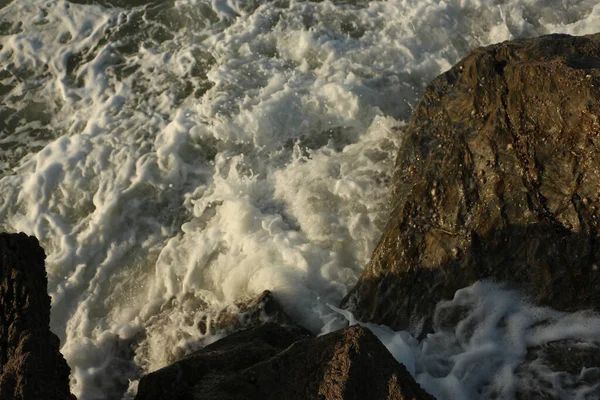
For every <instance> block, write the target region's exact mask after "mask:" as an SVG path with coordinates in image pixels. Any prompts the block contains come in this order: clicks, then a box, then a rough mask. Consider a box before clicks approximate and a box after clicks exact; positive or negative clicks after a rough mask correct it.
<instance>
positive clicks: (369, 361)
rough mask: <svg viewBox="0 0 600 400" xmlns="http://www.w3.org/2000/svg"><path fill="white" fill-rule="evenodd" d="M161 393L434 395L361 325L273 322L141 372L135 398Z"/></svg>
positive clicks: (227, 397) (222, 396)
mask: <svg viewBox="0 0 600 400" xmlns="http://www.w3.org/2000/svg"><path fill="white" fill-rule="evenodd" d="M164 398H169V399H173V400H176V399H181V400H183V399H215V400H216V399H219V400H234V399H235V400H237V399H239V400H242V399H244V400H247V399H257V400H259V399H261V400H263V399H278V400H279V399H288V400H295V399H298V400H310V399H340V400H341V399H366V398H373V399H389V400H392V399H394V400H395V399H398V400H399V399H416V400H418V399H433V397H432V396H430V395H429V394H427V393H426V392H425V391H424V390H423V389H421V387H420V386H419V385H418V384H417V383H416V382H415V381H414V379H413V378H412V377H411V375H410V374H409V373H408V371H407V370H406V368H404V366H402V365H401V364H399V363H398V362H397V361H396V360H395V359H394V358H393V357H392V355H391V354H390V353H389V352H388V350H387V349H386V348H385V347H384V346H383V344H382V343H381V342H380V341H379V339H377V337H375V335H373V333H371V332H370V331H369V330H367V329H365V328H362V327H360V326H353V327H350V328H348V329H346V330H343V331H337V332H333V333H330V334H328V335H325V336H321V337H318V338H311V337H309V336H308V335H301V334H298V333H297V332H292V331H290V330H289V329H287V328H284V327H281V326H279V325H276V324H273V323H268V324H265V325H262V326H259V327H256V328H252V329H249V330H245V331H240V332H237V333H234V334H232V335H230V336H227V337H226V338H224V339H221V340H219V341H217V342H215V343H213V344H211V345H209V346H206V347H205V348H204V349H202V350H199V351H198V352H196V353H193V354H191V355H189V356H188V357H186V358H184V359H182V360H181V361H178V362H177V363H175V364H173V365H170V366H168V367H166V368H163V369H161V370H159V371H156V372H153V373H151V374H149V375H147V376H145V377H144V378H142V380H141V381H140V385H139V389H138V394H137V396H136V400H151V399H164Z"/></svg>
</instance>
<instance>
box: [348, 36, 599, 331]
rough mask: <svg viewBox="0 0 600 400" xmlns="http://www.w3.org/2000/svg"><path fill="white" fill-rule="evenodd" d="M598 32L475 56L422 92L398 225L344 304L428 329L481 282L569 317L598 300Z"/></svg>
mask: <svg viewBox="0 0 600 400" xmlns="http://www.w3.org/2000/svg"><path fill="white" fill-rule="evenodd" d="M599 149H600V35H598V34H596V35H591V36H584V37H571V36H567V35H550V36H543V37H540V38H536V39H528V40H517V41H511V42H505V43H502V44H498V45H493V46H489V47H485V48H481V49H478V50H476V51H474V52H473V53H472V54H470V55H469V56H468V57H466V58H465V59H463V60H462V61H461V62H460V63H459V64H457V65H456V66H455V67H454V68H452V69H451V70H450V71H448V72H446V73H444V74H442V75H441V76H439V77H438V78H436V79H435V80H434V81H433V82H432V83H431V84H430V85H429V86H428V88H427V89H426V91H425V93H424V95H423V97H422V98H421V100H420V102H419V104H418V107H417V108H416V110H415V113H414V115H413V118H412V121H411V124H410V126H409V129H408V131H407V132H406V133H405V136H404V138H403V143H402V145H401V148H400V150H399V153H398V158H397V163H396V170H395V174H394V181H393V194H392V212H391V218H390V220H389V223H388V226H387V228H386V230H385V232H384V235H383V237H382V239H381V241H380V243H379V245H378V246H377V248H376V250H375V252H374V254H373V256H372V259H371V261H370V263H369V265H368V266H367V267H366V269H365V271H364V273H363V275H362V277H361V278H360V280H359V282H358V284H357V285H356V286H355V288H354V289H353V290H352V291H351V292H350V293H349V295H348V296H347V297H346V299H345V300H344V302H343V306H345V307H350V308H352V309H353V310H354V312H355V315H356V316H357V317H358V318H359V319H361V320H363V321H373V322H376V323H379V324H385V325H388V326H390V327H392V328H393V329H396V330H399V329H410V330H411V331H412V332H413V333H417V334H419V333H421V334H422V333H424V332H427V331H428V330H429V321H430V318H431V315H432V312H433V310H434V307H435V304H436V303H437V302H438V301H439V300H441V299H448V298H452V296H453V295H454V292H455V291H456V290H457V289H459V288H462V287H465V286H468V285H470V284H472V283H474V282H475V281H477V280H480V279H482V278H485V279H490V280H496V281H503V282H510V283H512V285H513V286H516V287H518V288H520V289H522V290H524V291H525V292H526V293H528V294H529V295H530V296H531V297H532V299H533V300H534V301H535V302H536V303H538V304H540V305H549V306H552V307H554V308H556V309H559V310H566V311H571V310H576V309H581V308H594V309H598V308H599V305H600V270H599V267H598V265H600V247H599V240H598V228H599V222H598V218H599V217H600V211H599V207H600V201H599V196H600V151H599Z"/></svg>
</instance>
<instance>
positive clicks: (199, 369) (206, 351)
mask: <svg viewBox="0 0 600 400" xmlns="http://www.w3.org/2000/svg"><path fill="white" fill-rule="evenodd" d="M307 337H310V336H309V334H307V333H300V332H299V331H298V330H292V329H287V328H284V327H282V326H279V325H277V324H275V323H267V324H264V325H261V326H258V327H255V328H252V329H247V330H243V331H238V332H235V333H233V334H231V335H229V336H226V337H225V338H223V339H221V340H218V341H217V342H215V343H212V344H210V345H208V346H206V347H204V348H203V349H201V350H198V351H196V352H194V353H192V354H190V355H188V356H187V357H184V358H183V359H181V360H180V361H177V362H176V363H174V364H171V365H169V366H167V367H165V368H162V369H160V370H158V371H155V372H152V373H150V374H148V375H146V376H144V377H143V378H142V379H141V380H140V384H139V386H138V393H137V396H136V399H137V400H150V399H157V400H158V399H165V398H169V399H173V400H176V399H182V400H183V399H191V398H194V395H193V394H194V393H196V392H197V391H196V388H197V387H198V386H205V385H206V381H208V382H213V381H215V380H219V379H224V377H226V376H228V375H229V374H232V373H234V372H237V371H242V370H244V369H246V368H248V367H250V366H252V365H254V364H256V363H259V362H261V361H264V360H268V359H269V358H271V357H273V356H275V355H276V354H278V353H279V352H281V351H282V350H283V349H285V348H287V347H288V346H290V345H291V344H292V343H294V342H295V341H297V340H300V339H304V338H307Z"/></svg>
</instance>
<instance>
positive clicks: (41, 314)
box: [0, 233, 75, 400]
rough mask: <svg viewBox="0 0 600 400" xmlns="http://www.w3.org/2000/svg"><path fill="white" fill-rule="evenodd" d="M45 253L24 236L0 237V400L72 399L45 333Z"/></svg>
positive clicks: (65, 371)
mask: <svg viewBox="0 0 600 400" xmlns="http://www.w3.org/2000/svg"><path fill="white" fill-rule="evenodd" d="M45 258H46V256H45V254H44V250H43V249H42V248H41V247H40V245H39V243H38V241H37V239H36V238H35V237H32V236H27V235H25V234H24V233H20V234H7V233H0V399H2V400H13V399H14V400H31V399H44V400H65V399H71V400H72V399H75V397H74V396H72V395H71V393H70V391H69V373H70V369H69V366H68V365H67V362H66V361H65V359H64V358H63V356H62V354H60V352H59V347H60V346H59V345H60V343H59V340H58V337H56V335H55V334H53V333H52V332H51V331H50V297H49V296H48V293H47V286H48V280H47V278H46V270H45V267H44V259H45Z"/></svg>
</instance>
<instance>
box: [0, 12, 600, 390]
mask: <svg viewBox="0 0 600 400" xmlns="http://www.w3.org/2000/svg"><path fill="white" fill-rule="evenodd" d="M163 3H164V2H161V3H160V4H154V5H152V6H151V7H149V8H148V10H145V9H144V8H143V7H138V8H133V9H120V8H113V7H102V6H92V5H80V4H71V3H69V2H67V1H64V0H48V1H45V2H38V1H34V0H19V1H13V2H11V3H10V4H9V5H7V6H5V7H4V8H2V9H0V20H2V22H3V23H5V24H3V25H2V26H3V28H2V29H3V30H4V29H6V35H3V36H1V37H0V44H1V46H2V47H1V49H0V66H1V67H2V69H3V70H4V72H2V71H0V72H1V74H0V79H1V82H0V83H2V85H4V86H8V87H12V89H11V90H10V92H9V93H7V94H6V95H4V96H3V103H2V107H4V111H6V112H8V113H9V114H7V115H10V118H13V119H12V120H10V118H8V117H7V118H6V120H7V121H9V120H10V121H13V122H10V123H11V124H13V125H14V126H15V128H14V132H8V133H10V135H8V136H6V133H7V132H4V136H0V167H1V168H2V171H6V175H3V176H2V177H1V178H0V229H2V230H8V231H16V230H19V231H25V232H27V233H30V234H35V235H36V236H38V237H39V239H40V241H41V243H42V244H43V246H44V247H45V249H46V252H47V254H48V258H47V264H48V276H49V291H50V294H51V296H52V305H53V308H52V321H51V325H52V329H53V330H54V331H55V332H56V333H57V334H58V335H59V337H60V338H61V343H62V344H63V347H62V351H63V352H64V353H65V355H66V357H67V360H68V362H69V364H70V366H71V368H72V371H73V374H72V376H73V380H72V388H73V391H74V393H75V394H76V395H77V396H78V397H79V398H80V399H83V400H86V399H101V398H104V396H105V395H106V394H107V393H108V392H110V391H111V390H115V391H116V390H117V389H115V388H112V386H113V385H112V383H111V380H112V379H114V376H113V375H111V374H112V373H113V372H114V371H120V372H122V373H121V375H122V376H123V377H125V378H130V379H134V378H135V376H136V372H135V368H134V366H131V365H130V369H129V370H127V368H128V367H127V366H126V364H127V360H122V361H123V362H121V361H119V360H121V359H120V358H119V357H121V356H119V355H118V354H119V351H120V350H119V349H121V347H122V346H123V343H129V341H130V340H133V339H134V338H138V335H140V334H143V335H145V336H144V338H143V339H140V340H141V342H140V343H138V346H139V350H138V352H137V355H136V362H137V363H138V365H140V366H141V367H142V368H144V371H147V370H150V369H155V368H158V367H160V366H162V365H165V363H167V362H169V361H170V360H172V359H173V358H174V357H175V356H177V355H181V353H182V352H186V351H190V350H191V349H193V348H195V347H197V345H198V344H199V343H203V342H205V341H207V340H213V339H214V338H207V337H205V335H204V334H202V332H201V331H200V329H199V328H198V326H197V323H198V321H199V318H200V317H201V316H202V315H204V314H203V313H205V312H207V310H206V308H208V309H209V310H210V309H211V308H214V309H219V308H221V307H224V306H226V305H228V304H230V303H231V302H233V301H234V300H236V299H239V298H242V297H246V296H250V295H253V294H258V293H260V292H261V291H262V290H264V289H272V290H275V293H276V296H277V298H278V299H279V300H280V301H281V302H282V303H283V305H284V307H285V308H286V310H287V311H288V312H289V313H290V314H291V315H292V316H293V317H294V318H296V319H297V320H298V321H301V322H302V323H304V324H305V325H306V326H307V327H309V328H310V329H312V330H314V331H319V330H320V329H321V328H322V325H323V324H324V323H327V322H328V321H329V319H328V318H329V317H328V316H329V314H330V311H329V309H328V308H327V307H326V304H327V303H332V304H337V302H338V301H339V300H340V299H341V298H342V297H343V296H344V294H345V293H346V292H347V290H348V289H349V288H350V287H351V286H352V284H353V283H354V282H355V281H356V279H357V277H358V276H359V275H360V273H361V269H362V268H363V266H364V265H365V263H366V261H367V259H368V257H369V256H370V253H371V251H372V249H373V247H374V244H375V243H376V241H377V239H378V237H379V235H380V233H381V229H382V228H383V226H384V224H385V220H386V218H387V209H386V201H387V195H388V192H389V184H390V174H391V169H392V165H393V162H394V156H395V152H396V149H397V146H398V145H399V143H400V140H401V132H402V129H403V128H404V126H405V122H406V121H407V120H408V119H409V117H410V114H411V112H412V109H413V107H414V105H415V104H416V101H417V98H418V96H419V94H420V93H421V92H422V90H423V88H424V86H425V85H426V84H427V83H428V82H429V81H430V80H431V79H432V78H433V77H435V76H436V75H437V74H439V73H441V72H443V71H444V70H446V69H448V68H450V66H451V65H453V64H455V63H456V62H457V61H458V60H459V59H460V58H461V57H462V56H464V55H466V54H467V52H468V51H470V50H471V49H473V48H475V47H477V46H480V45H485V44H489V43H492V42H496V41H500V40H506V39H510V38H517V37H527V36H535V35H539V34H545V33H550V32H555V31H560V32H570V33H577V34H584V33H591V32H594V31H597V30H598V27H599V26H600V20H599V14H598V6H597V4H596V1H575V0H572V1H563V2H556V1H554V0H547V1H529V0H520V1H511V2H500V3H499V2H495V3H494V5H493V6H491V4H490V2H488V1H476V0H471V1H448V2H439V1H434V0H426V1H412V0H411V1H406V0H403V1H389V2H370V3H365V4H363V5H350V4H339V3H336V4H334V3H331V2H321V3H304V2H294V1H292V2H290V3H289V4H274V3H268V2H262V1H261V2H245V1H237V0H223V1H221V0H215V1H211V2H203V1H199V0H178V1H175V2H173V3H172V4H171V3H169V2H167V3H164V4H163ZM278 3H280V2H278ZM6 26H10V28H6ZM11 126H12V125H11ZM10 129H13V128H10ZM11 141H12V142H11ZM12 143H18V145H17V146H16V147H15V146H14V145H13V144H12ZM334 325H336V324H335V323H332V325H328V326H334ZM561 329H563V330H565V331H566V330H567V325H565V326H564V327H563V328H561ZM569 329H571V328H570V327H569ZM557 331H561V330H560V329H558V328H557ZM388 333H389V332H388ZM579 333H581V332H579ZM540 335H542V333H540ZM543 335H548V332H545V333H543ZM389 340H390V343H395V342H394V341H396V340H398V337H397V335H391V336H390V337H389ZM407 340H408V339H407ZM536 340H546V339H545V338H540V339H536ZM409 342H410V341H408V342H406V346H408V347H410V346H412V344H411V343H409ZM402 351H403V350H402ZM398 354H400V352H399V353H398ZM405 361H406V362H407V363H408V364H411V361H410V360H409V359H408V358H407V359H405ZM115 363H117V364H118V367H117V366H115V365H117V364H115ZM418 365H419V361H418V360H416V359H415V368H416V370H415V371H417V374H418ZM446 382H448V383H447V384H446V385H450V383H449V382H450V380H448V381H446ZM456 384H457V385H458V383H456ZM134 386H135V383H134V384H133V385H132V388H133V387H134ZM111 388H112V389H111Z"/></svg>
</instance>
